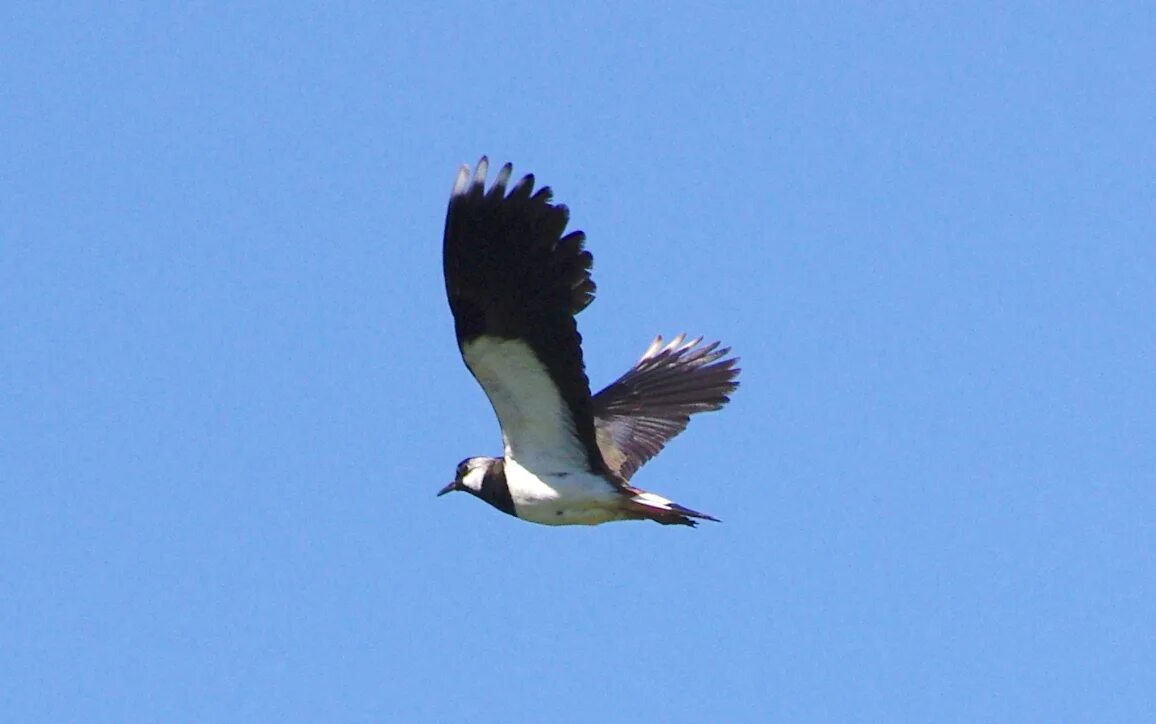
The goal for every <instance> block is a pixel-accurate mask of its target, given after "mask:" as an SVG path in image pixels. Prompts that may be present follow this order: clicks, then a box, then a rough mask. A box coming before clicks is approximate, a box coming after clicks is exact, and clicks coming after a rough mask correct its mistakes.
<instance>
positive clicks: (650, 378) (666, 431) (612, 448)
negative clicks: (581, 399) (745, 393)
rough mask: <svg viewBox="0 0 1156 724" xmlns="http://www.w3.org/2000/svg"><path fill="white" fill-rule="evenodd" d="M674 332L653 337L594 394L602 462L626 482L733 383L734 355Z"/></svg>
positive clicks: (724, 398)
mask: <svg viewBox="0 0 1156 724" xmlns="http://www.w3.org/2000/svg"><path fill="white" fill-rule="evenodd" d="M684 340H685V335H679V336H678V337H675V338H674V339H673V340H671V342H670V344H668V345H666V346H663V344H662V337H658V338H657V339H655V340H654V342H653V343H651V345H650V347H649V348H648V349H647V350H646V352H645V353H644V354H643V355H642V359H640V360H638V363H637V364H635V365H634V367H632V368H631V369H630V370H629V371H628V372H627V373H626V374H624V375H622V376H621V377H619V378H618V379H617V380H616V381H614V382H613V383H611V384H610V385H609V386H607V387H606V389H604V390H602V391H601V392H599V393H598V394H597V395H595V396H594V398H593V405H594V424H595V426H596V430H597V438H598V446H599V448H601V450H602V457H603V458H604V459H605V460H606V463H607V465H609V466H610V468H611V469H612V470H614V471H615V472H617V473H618V475H619V476H620V477H622V478H623V479H624V480H629V479H630V477H631V476H632V475H634V473H635V472H636V471H637V470H638V468H640V467H642V465H643V464H644V463H645V462H646V461H647V460H649V459H650V458H652V457H654V456H655V455H657V454H658V452H659V451H660V450H662V448H663V447H664V446H665V445H666V443H668V442H670V440H671V439H672V438H674V436H675V435H677V434H679V433H680V432H682V431H683V430H685V429H686V426H687V424H688V423H689V422H690V416H691V415H693V414H694V413H696V412H707V411H710V410H717V409H719V408H720V407H722V406H723V405H725V404H726V403H727V402H729V401H730V398H729V397H728V395H729V394H730V393H731V392H733V391H734V390H735V388H736V387H738V382H737V381H736V380H735V378H736V377H738V374H739V369H738V368H736V367H735V363H737V362H738V359H737V358H735V357H729V358H728V357H726V354H727V353H728V352H730V348H727V347H724V348H722V349H719V348H718V346H719V343H718V342H713V343H711V344H707V345H702V346H699V343H700V342H702V338H701V337H699V338H698V339H695V340H691V341H690V342H685V343H684Z"/></svg>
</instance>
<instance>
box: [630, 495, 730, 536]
mask: <svg viewBox="0 0 1156 724" xmlns="http://www.w3.org/2000/svg"><path fill="white" fill-rule="evenodd" d="M626 508H627V510H629V511H630V512H631V513H633V514H635V515H636V516H637V517H638V518H639V519H644V520H653V521H654V522H655V523H661V524H662V525H689V526H690V527H692V528H693V527H694V526H696V525H698V521H696V520H694V519H695V518H699V519H701V520H713V521H714V522H716V523H718V522H720V521H719V519H718V518H716V517H714V516H713V515H707V514H706V513H700V512H698V511H697V510H691V509H690V508H687V507H686V506H683V505H679V504H678V503H675V502H674V501H672V500H667V499H666V498H664V497H662V496H661V495H655V494H654V493H648V492H646V491H645V490H638V489H637V488H636V489H635V494H634V495H633V496H631V497H630V498H627V501H626Z"/></svg>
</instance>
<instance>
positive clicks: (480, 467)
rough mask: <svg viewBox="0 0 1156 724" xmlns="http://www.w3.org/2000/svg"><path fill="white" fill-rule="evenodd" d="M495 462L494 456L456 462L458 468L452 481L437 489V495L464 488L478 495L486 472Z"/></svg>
mask: <svg viewBox="0 0 1156 724" xmlns="http://www.w3.org/2000/svg"><path fill="white" fill-rule="evenodd" d="M496 462H498V461H497V460H496V459H495V458H466V459H465V460H463V461H461V462H460V463H458V470H457V473H456V474H455V475H454V481H453V482H452V483H450V484H449V485H447V486H445V487H444V488H442V489H441V490H439V491H438V495H439V496H442V495H445V494H446V493H452V492H454V491H455V490H464V491H465V492H467V493H473V494H474V495H480V494H481V492H482V481H483V480H485V478H486V472H487V471H489V469H490V468H491V467H493V465H494V464H495V463H496Z"/></svg>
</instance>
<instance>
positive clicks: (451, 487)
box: [437, 480, 461, 498]
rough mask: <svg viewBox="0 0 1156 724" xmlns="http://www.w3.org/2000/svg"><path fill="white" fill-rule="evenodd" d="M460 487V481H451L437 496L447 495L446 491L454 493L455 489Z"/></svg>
mask: <svg viewBox="0 0 1156 724" xmlns="http://www.w3.org/2000/svg"><path fill="white" fill-rule="evenodd" d="M460 489H461V488H459V487H458V481H456V480H455V481H453V482H452V483H450V484H449V485H447V486H445V487H444V488H442V489H441V490H439V491H438V495H437V497H439V498H440V497H442V496H443V495H445V494H446V493H452V492H454V491H455V490H460Z"/></svg>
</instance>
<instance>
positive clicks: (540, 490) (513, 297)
mask: <svg viewBox="0 0 1156 724" xmlns="http://www.w3.org/2000/svg"><path fill="white" fill-rule="evenodd" d="M488 170H489V161H488V160H487V159H486V158H485V157H484V156H483V157H482V159H481V160H480V161H479V162H478V164H477V166H476V167H475V169H474V171H473V173H471V172H470V169H469V167H468V166H462V167H461V169H460V170H459V171H458V175H457V178H456V180H455V181H454V186H453V192H452V194H451V196H450V202H449V210H448V212H447V214H446V229H445V238H444V241H443V249H442V252H443V263H444V267H445V269H444V271H445V279H446V294H447V295H448V297H449V303H450V310H451V311H452V312H453V316H454V330H455V331H456V333H457V338H458V347H459V349H460V350H461V353H462V359H463V360H465V363H466V366H467V367H468V368H469V370H470V372H472V373H473V375H474V377H475V378H476V379H477V381H478V383H479V384H481V386H482V389H483V390H485V393H486V396H487V397H489V399H490V403H491V405H493V408H494V412H495V413H496V414H497V417H498V423H499V424H500V425H501V428H502V441H503V443H504V445H505V450H504V454H503V456H502V457H471V458H466V459H465V460H463V461H462V462H461V463H459V464H458V468H457V474H456V476H455V478H454V481H453V482H452V483H450V484H449V485H447V486H445V487H444V488H442V489H441V491H439V492H438V495H439V496H440V495H445V494H446V493H450V492H453V491H455V490H462V491H465V492H467V493H471V494H473V495H474V496H476V497H478V498H481V499H482V500H484V501H486V502H487V503H489V504H490V505H492V506H494V507H495V508H497V509H498V510H501V511H502V512H505V513H509V514H510V515H513V516H515V517H518V518H521V519H522V520H526V521H530V522H533V523H542V524H545V525H598V524H600V523H607V522H610V521H616V520H653V521H655V522H658V523H662V524H664V525H689V526H694V525H696V524H697V523H696V519H702V520H713V521H717V520H718V519H717V518H715V517H713V516H710V515H707V514H706V513H701V512H699V511H697V510H691V509H690V508H687V507H685V506H682V505H679V504H678V503H675V502H673V501H670V500H667V499H666V498H664V497H662V496H661V495H657V494H655V493H650V492H647V491H645V490H642V489H641V488H636V487H634V486H633V485H631V484H630V478H631V477H632V476H633V475H634V473H635V472H636V471H637V470H638V469H639V468H640V467H641V466H642V465H643V464H644V463H645V462H646V461H647V460H649V459H650V458H652V457H654V455H656V454H657V453H658V452H659V451H660V450H662V448H663V447H664V446H665V445H666V443H668V442H669V441H670V440H671V438H673V437H674V436H675V435H678V434H679V433H680V432H682V431H683V430H684V429H686V426H687V423H688V422H689V419H690V415H692V414H694V413H698V412H706V411H709V410H717V409H719V408H720V407H722V406H723V405H724V404H726V403H727V402H728V401H729V397H728V395H729V394H730V393H731V392H733V391H734V390H735V388H736V387H737V386H738V382H736V377H737V376H738V373H739V370H738V369H737V368H736V367H735V364H736V362H737V361H738V360H737V359H736V358H734V357H727V354H728V353H729V352H730V349H729V348H720V347H719V343H718V342H713V343H709V344H703V343H702V338H701V337H700V338H698V339H693V340H690V341H687V340H686V337H685V335H679V336H677V337H675V338H674V339H672V340H671V341H670V342H669V343H664V340H663V338H662V337H661V336H660V337H658V338H656V339H655V340H654V341H653V342H652V343H651V345H650V346H649V347H648V348H647V349H646V352H645V353H644V354H643V355H642V358H641V359H639V360H638V362H637V363H636V364H635V365H634V367H632V368H631V369H630V370H628V371H627V372H626V374H624V375H622V376H621V377H619V378H618V379H617V380H615V381H614V382H613V383H611V384H610V385H609V386H608V387H607V388H606V389H604V390H602V391H601V392H599V393H598V394H596V395H591V394H590V385H589V381H588V380H587V378H586V372H585V366H584V364H583V361H582V347H581V344H582V337H581V336H580V335H579V334H578V327H577V323H576V321H575V315H577V314H578V313H579V312H581V311H582V310H583V309H585V308H586V307H587V306H588V305H589V304H590V302H591V301H593V299H594V282H593V280H591V278H590V268H591V265H592V261H593V258H592V257H591V255H590V252H588V251H585V249H584V247H585V241H586V235H585V234H583V233H582V232H581V231H571V232H569V233H566V225H567V223H568V221H569V218H570V212H569V210H568V209H567V208H566V207H565V206H564V205H562V204H556V203H553V202H552V199H553V195H552V193H551V191H550V188H549V187H542V188H540V189H538V190H537V191H535V190H534V176H533V175H532V174H531V175H527V176H524V177H523V178H522V179H521V180H520V181H518V182H517V183H515V184H514V186H513V188H511V189H509V192H508V193H507V189H506V186H507V184H508V183H509V181H510V175H511V173H512V172H513V168H512V166H511V165H510V164H506V165H505V166H503V167H502V169H501V171H499V172H498V175H497V178H496V179H495V180H494V182H493V185H491V186H490V188H489V190H487V189H486V187H485V185H486V175H487V173H488Z"/></svg>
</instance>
